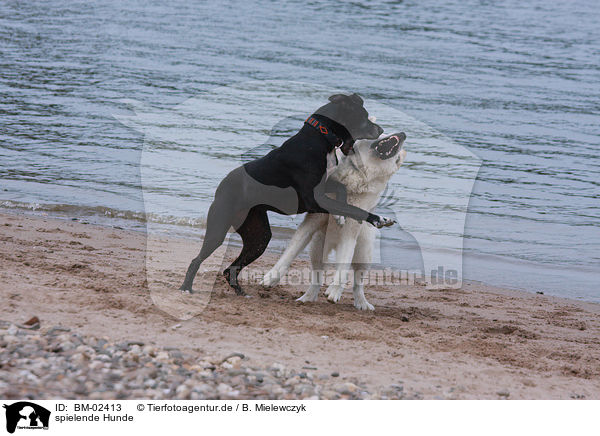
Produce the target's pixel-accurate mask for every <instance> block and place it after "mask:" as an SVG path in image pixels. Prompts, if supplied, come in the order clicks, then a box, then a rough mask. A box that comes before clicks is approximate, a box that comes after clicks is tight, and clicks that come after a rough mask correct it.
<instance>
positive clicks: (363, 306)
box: [354, 298, 375, 310]
mask: <svg viewBox="0 0 600 436" xmlns="http://www.w3.org/2000/svg"><path fill="white" fill-rule="evenodd" d="M354 307H356V308H357V309H358V310H375V306H373V305H372V304H371V303H369V302H368V301H367V299H366V298H362V299H355V300H354Z"/></svg>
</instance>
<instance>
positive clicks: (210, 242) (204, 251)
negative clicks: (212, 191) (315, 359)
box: [179, 195, 233, 293]
mask: <svg viewBox="0 0 600 436" xmlns="http://www.w3.org/2000/svg"><path fill="white" fill-rule="evenodd" d="M231 209H232V208H231V205H230V203H229V202H228V199H227V198H222V197H219V196H217V195H215V201H214V202H213V204H211V206H210V209H209V210H208V217H207V220H206V233H205V234H204V242H203V243H202V248H201V249H200V254H199V255H198V256H197V257H195V258H194V259H193V260H192V262H191V263H190V266H189V267H188V270H187V273H186V275H185V280H184V281H183V284H182V285H181V287H180V288H179V289H180V290H181V291H186V292H190V293H191V292H192V284H193V282H194V277H195V276H196V273H197V272H198V269H199V268H200V265H201V264H202V262H204V261H205V260H206V258H207V257H208V256H210V255H211V254H212V253H213V252H214V251H215V250H216V249H217V248H219V247H220V246H221V244H223V241H224V240H225V236H226V235H227V231H228V230H229V227H231V224H232V220H233V216H232V215H233V213H232V210H231Z"/></svg>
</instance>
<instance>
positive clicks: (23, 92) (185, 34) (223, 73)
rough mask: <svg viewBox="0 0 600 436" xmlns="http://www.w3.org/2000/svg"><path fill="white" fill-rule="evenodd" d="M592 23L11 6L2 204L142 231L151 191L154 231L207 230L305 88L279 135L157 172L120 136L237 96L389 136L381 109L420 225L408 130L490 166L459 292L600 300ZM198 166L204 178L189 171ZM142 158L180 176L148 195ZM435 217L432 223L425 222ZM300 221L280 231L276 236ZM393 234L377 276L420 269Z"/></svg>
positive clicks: (1, 88)
mask: <svg viewBox="0 0 600 436" xmlns="http://www.w3.org/2000/svg"><path fill="white" fill-rule="evenodd" d="M598 22H600V13H599V12H598V10H597V8H596V7H595V2H593V1H592V0H586V1H574V2H542V1H534V2H528V3H527V4H523V3H521V2H516V1H515V2H510V1H507V2H502V3H501V4H497V3H495V2H484V1H482V2H458V1H457V2H445V3H443V4H439V3H438V2H402V1H390V2H384V1H372V2H348V3H335V4H329V5H323V4H321V3H318V4H317V3H311V2H308V3H307V2H288V3H286V4H279V3H274V2H256V3H250V2H246V3H227V2H214V3H210V4H203V5H192V4H186V3H185V2H170V3H169V4H168V5H166V4H164V2H149V1H144V2H141V1H140V2H135V1H134V2H127V3H122V2H110V1H106V2H79V3H77V2H72V1H69V2H67V1H54V2H51V3H48V2H35V1H32V2H26V3H23V2H12V1H4V2H2V3H1V4H0V97H1V98H0V116H1V118H0V203H1V204H2V205H3V206H4V207H5V208H13V209H18V210H33V209H35V210H38V211H46V212H50V213H53V214H63V215H71V216H72V215H77V216H82V215H85V216H89V217H93V216H101V217H103V219H110V218H111V217H115V218H113V219H117V220H119V222H121V221H124V222H127V221H129V222H131V223H132V226H134V227H135V226H139V225H140V222H141V221H143V220H144V214H143V211H144V203H143V196H142V189H141V187H142V185H144V186H145V188H146V194H148V193H150V194H151V195H153V197H152V198H153V199H154V200H155V201H154V203H153V204H154V205H155V206H156V207H155V208H153V209H152V210H150V211H149V212H151V213H152V214H151V216H150V217H149V218H150V220H151V221H153V222H158V223H161V225H162V224H164V225H166V226H169V225H170V226H172V228H173V229H175V230H176V229H188V230H189V229H190V228H189V226H201V225H202V222H203V216H204V214H205V212H206V205H207V204H208V202H209V201H210V198H211V196H212V194H213V192H214V188H215V186H216V182H217V181H218V179H219V178H220V177H222V175H223V174H225V173H226V171H227V170H228V169H230V168H233V167H234V166H236V165H238V164H239V163H240V159H241V158H240V156H241V155H242V154H243V153H244V152H247V151H248V149H250V148H252V147H253V146H254V145H258V144H262V143H263V142H264V141H265V140H268V138H269V134H270V133H272V132H270V130H271V128H272V127H273V126H274V125H275V124H276V123H277V122H278V121H282V120H284V121H283V124H282V125H280V128H279V130H277V129H276V132H275V134H276V136H275V138H271V139H272V140H273V142H276V140H277V139H281V140H283V138H284V137H285V135H286V134H288V133H290V132H291V131H293V126H294V123H293V120H294V119H301V117H302V116H306V115H308V113H309V112H310V111H311V110H312V109H313V106H309V104H313V103H312V100H311V99H312V98H313V97H314V95H313V94H314V93H313V94H310V93H308V91H307V95H303V94H302V92H301V91H302V88H301V87H300V88H298V90H297V92H296V94H295V95H296V97H297V100H296V105H295V106H294V107H290V113H289V114H287V115H286V116H287V117H288V118H287V119H288V122H287V123H286V122H285V119H286V116H283V114H279V113H271V114H270V116H271V118H269V122H268V123H266V124H264V125H261V124H260V123H259V122H258V121H257V120H256V119H251V122H250V123H248V124H243V125H235V123H233V124H232V125H231V126H230V127H229V128H228V129H225V130H219V131H217V132H216V134H214V135H209V136H208V137H207V136H206V135H204V136H201V137H196V136H194V135H193V134H191V135H188V136H185V135H184V137H183V139H182V138H181V136H179V137H177V138H171V139H169V138H168V137H167V138H165V137H161V138H159V139H160V141H158V142H157V143H152V141H150V143H149V144H150V149H151V151H152V152H153V153H150V154H146V153H142V150H148V148H145V145H144V144H146V146H148V141H146V142H144V134H143V133H141V132H140V131H138V130H137V129H134V128H131V127H128V126H127V125H125V124H123V123H122V122H121V121H119V120H118V119H117V118H115V116H117V117H127V116H131V114H132V111H131V109H132V106H131V105H130V104H129V103H128V102H126V101H124V99H130V100H136V101H138V102H140V104H142V105H145V106H148V107H151V108H152V110H153V111H154V112H156V113H172V112H173V110H174V108H181V107H182V106H185V104H186V102H189V101H190V99H196V98H202V96H205V95H208V94H210V93H214V92H215V90H216V89H223V87H225V88H235V87H236V86H239V84H240V83H245V82H247V81H249V80H251V81H256V82H259V83H271V82H272V81H284V82H286V81H294V82H297V83H300V84H309V85H307V89H308V88H310V89H309V90H311V91H312V90H318V89H322V90H327V89H342V90H353V91H357V92H360V93H361V94H362V95H363V96H364V97H365V98H366V99H367V101H368V102H370V105H369V106H368V107H367V108H368V109H369V110H370V111H371V113H373V114H375V115H377V116H378V117H379V120H380V121H382V124H383V123H384V122H385V119H384V118H383V117H382V115H381V114H380V113H379V112H381V111H383V110H384V108H394V109H395V110H398V111H402V113H403V114H405V115H406V117H405V118H401V119H400V118H399V120H400V121H399V122H402V125H401V126H399V128H398V129H396V130H405V131H406V133H407V134H408V136H409V139H408V140H407V143H406V148H407V149H408V151H409V157H408V159H407V162H406V166H405V167H404V168H402V169H401V170H400V172H399V174H398V176H397V177H395V178H394V180H393V183H392V186H391V188H392V192H393V193H394V192H395V194H394V195H396V197H397V199H401V198H405V199H406V198H410V199H411V201H410V202H409V203H408V205H407V207H409V209H411V210H417V209H418V207H419V206H418V205H417V202H415V201H414V199H415V198H416V195H417V193H418V192H419V191H418V186H407V185H408V184H409V183H410V180H415V179H414V178H410V177H409V176H410V175H412V174H423V172H424V171H426V168H424V167H423V165H422V164H420V162H421V163H422V160H419V159H420V157H422V156H425V155H426V154H427V147H431V143H430V142H427V141H426V140H425V137H426V135H424V134H423V132H425V131H426V130H425V129H424V128H423V129H421V130H419V129H420V128H419V127H418V126H420V125H421V124H419V123H423V124H424V125H426V126H428V127H429V128H431V131H436V132H441V133H442V134H444V135H445V136H446V137H447V138H450V139H451V140H452V141H453V143H455V144H457V145H459V146H460V147H461V148H466V149H468V150H469V151H470V152H472V153H473V154H474V155H476V156H478V157H479V158H480V159H481V160H482V165H481V168H480V169H479V172H478V176H477V180H476V181H475V185H474V192H473V196H472V197H471V199H470V202H469V208H468V211H469V214H468V217H467V225H466V234H467V235H466V239H465V250H466V255H465V260H464V275H465V277H466V278H469V279H474V280H481V281H484V282H488V283H492V284H497V285H503V286H510V287H515V288H523V289H528V290H531V291H536V290H543V291H544V292H546V293H550V294H556V295H562V296H568V297H571V298H584V299H587V300H593V301H600V291H599V290H598V285H597V283H598V278H599V274H598V271H599V270H600V269H599V268H598V267H599V266H600V265H599V264H600V254H599V252H600V251H599V249H600V232H599V231H598V223H599V217H600V206H599V201H598V196H599V194H600V192H599V189H598V185H599V181H600V177H599V175H600V158H599V157H598V143H599V139H598V138H599V136H598V134H599V131H598V130H599V129H598V120H599V118H598V115H599V114H600V30H599V27H598V25H597V23H598ZM315 92H317V91H315ZM323 92H324V91H323ZM317 93H318V92H317ZM309 94H310V95H309ZM251 97H252V99H254V100H255V101H260V104H258V103H255V104H254V105H253V104H252V103H251V101H253V100H252V99H250V98H248V99H247V101H248V102H247V103H245V105H244V106H242V107H243V110H244V112H245V113H246V115H248V116H250V117H251V118H252V116H253V114H259V113H260V114H267V113H269V112H268V109H269V107H278V104H280V103H281V102H280V101H278V100H277V98H276V97H273V94H272V93H271V92H267V93H262V94H261V92H260V88H257V89H256V90H255V91H254V93H253V94H252V95H251ZM375 103H376V104H375ZM206 107H207V106H206V105H204V106H203V109H205V108H206ZM208 107H210V106H208ZM372 108H377V109H378V110H379V112H377V111H376V110H375V109H372ZM215 109H216V106H215ZM221 115H222V114H221ZM215 116H216V117H218V116H219V114H218V110H216V113H215ZM225 118H226V117H225ZM290 120H291V121H290ZM388 121H389V120H388ZM160 123H162V121H161V120H156V123H155V124H160ZM178 126H179V127H181V124H179V125H178ZM386 127H391V128H394V127H395V126H394V125H389V126H386ZM411 129H412V131H411ZM177 131H178V132H179V133H180V132H181V129H179V128H178V129H177ZM427 131H429V130H427ZM180 134H181V133H180ZM167 136H168V135H167ZM209 140H210V141H209ZM411 141H412V143H411ZM232 144H233V145H232ZM411 147H412V148H411ZM192 155H194V156H196V158H197V159H198V162H205V163H206V162H210V165H205V166H203V167H200V168H194V167H193V166H192V165H191V164H190V162H192V160H190V159H189V157H190V156H192ZM151 157H154V158H156V159H157V162H158V163H160V162H161V160H160V158H161V157H168V158H169V159H171V160H172V161H176V160H177V159H180V164H181V167H180V169H182V170H181V171H163V172H162V173H160V177H159V175H158V172H154V173H152V174H154V175H153V176H152V177H153V178H152V179H151V181H152V182H156V183H155V184H153V183H149V184H148V183H143V181H144V180H143V174H144V172H143V171H142V170H143V168H144V167H145V168H148V166H147V165H146V166H143V167H142V169H140V163H141V162H144V158H146V159H148V158H151ZM411 158H412V159H413V160H412V161H411ZM146 162H150V167H151V166H152V161H146ZM438 168H441V166H438ZM419 172H420V173H419ZM159 182H160V183H159ZM190 184H192V185H193V187H194V189H189V186H190ZM406 195H408V196H409V197H406ZM411 205H412V206H411ZM428 206H431V205H428ZM427 210H429V211H430V213H431V214H433V215H429V216H427V218H429V219H430V220H431V221H434V218H435V213H436V212H435V208H434V209H433V212H432V209H431V207H429V209H427ZM407 213H408V212H407ZM299 221H300V218H298V217H296V218H294V217H289V218H287V217H278V218H276V219H274V220H273V222H274V223H275V224H276V225H277V226H279V227H288V228H293V227H294V226H295V225H297V223H298V222H299ZM175 230H174V231H175ZM386 232H388V230H386ZM385 236H386V237H385V239H384V240H383V241H382V244H383V248H382V251H383V252H385V253H388V255H386V256H383V258H384V260H386V259H390V260H389V261H388V263H393V264H394V265H398V266H402V267H405V268H409V269H410V268H419V267H420V266H421V259H420V257H419V256H418V253H416V250H415V249H414V248H415V244H414V240H413V239H412V238H411V236H410V234H408V233H403V232H401V231H400V230H399V229H394V230H389V233H386V234H385ZM389 253H393V254H392V255H390V254H389Z"/></svg>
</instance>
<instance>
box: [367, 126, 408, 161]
mask: <svg viewBox="0 0 600 436" xmlns="http://www.w3.org/2000/svg"><path fill="white" fill-rule="evenodd" d="M405 139H406V134H405V133H404V132H400V133H394V134H393V135H390V136H386V137H385V138H381V139H379V140H377V141H375V142H373V143H372V144H371V149H372V150H375V152H376V153H377V154H378V155H379V158H380V159H382V160H385V159H389V158H391V157H394V156H396V154H397V153H398V150H400V148H402V144H403V143H404V140H405Z"/></svg>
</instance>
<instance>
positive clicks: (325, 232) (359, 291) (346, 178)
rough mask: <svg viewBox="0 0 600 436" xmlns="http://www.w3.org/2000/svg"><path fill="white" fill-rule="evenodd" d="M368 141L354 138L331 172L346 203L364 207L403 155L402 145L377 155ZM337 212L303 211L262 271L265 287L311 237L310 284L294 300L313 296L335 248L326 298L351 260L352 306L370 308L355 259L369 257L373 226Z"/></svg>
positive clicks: (335, 293) (336, 293)
mask: <svg viewBox="0 0 600 436" xmlns="http://www.w3.org/2000/svg"><path fill="white" fill-rule="evenodd" d="M385 136H386V135H382V136H381V137H385ZM372 143H373V140H360V141H356V143H355V145H354V152H355V153H354V154H352V155H350V156H348V157H346V158H345V159H344V160H343V161H342V162H341V163H340V165H339V167H338V168H337V170H336V171H335V172H334V173H333V174H332V176H331V177H333V179H335V180H338V181H339V182H341V183H343V184H344V185H345V186H346V190H347V193H348V203H349V204H352V205H354V206H358V207H360V208H362V209H364V210H372V209H373V208H374V207H375V206H376V205H377V202H378V201H379V199H380V197H381V194H382V192H383V190H384V189H385V187H386V185H387V183H388V181H389V179H390V177H391V176H392V175H393V174H394V173H395V172H396V171H397V170H398V168H400V165H402V162H403V161H404V158H405V156H406V151H405V150H404V149H401V150H400V151H398V153H397V154H396V156H394V157H393V158H390V159H386V160H382V159H380V158H379V157H378V155H377V154H376V153H375V152H374V151H373V150H371V147H370V146H371V144H372ZM341 218H342V219H340V217H333V216H330V215H327V214H307V215H306V217H305V218H304V221H303V222H302V223H301V224H300V226H299V227H298V230H296V233H295V234H294V236H293V237H292V240H291V241H290V243H289V245H288V247H287V248H286V250H285V252H284V253H283V255H282V256H281V258H280V259H279V261H278V262H277V263H276V264H275V266H274V267H273V268H272V269H271V270H270V271H269V272H268V273H267V274H265V276H264V278H263V282H262V284H263V286H266V287H271V286H274V285H276V284H277V283H279V280H280V278H281V277H283V276H284V275H285V273H286V272H287V270H288V268H289V266H290V264H291V263H292V261H293V260H294V259H295V258H296V256H297V255H298V254H299V253H300V252H301V251H302V250H303V249H304V247H306V245H307V244H308V243H309V242H310V241H311V239H312V244H311V247H310V259H311V264H312V271H311V285H310V287H309V289H308V291H306V293H305V294H304V295H302V297H300V298H298V301H302V302H308V301H316V300H317V298H318V294H319V290H320V289H321V285H322V284H323V279H324V277H323V273H322V272H323V267H324V265H323V256H328V255H329V253H330V252H331V251H333V250H335V251H336V264H337V269H336V272H335V275H334V279H333V283H332V284H331V285H329V287H328V288H327V291H326V295H327V297H328V299H329V300H330V301H332V302H337V301H339V299H340V298H341V296H342V292H343V290H344V284H345V282H346V280H344V279H345V278H346V277H349V274H350V272H351V271H350V270H349V269H348V265H350V264H351V265H352V272H353V274H354V287H353V293H354V306H355V307H356V308H357V309H360V310H374V307H373V305H372V304H370V303H369V302H368V301H367V299H366V298H365V294H364V286H363V280H362V278H363V274H364V270H362V269H361V266H360V265H361V264H368V263H370V262H371V258H372V253H373V241H374V238H375V228H374V227H373V226H371V225H369V224H368V223H364V222H363V223H362V224H360V223H358V222H357V221H355V220H353V219H348V220H343V217H341ZM336 220H337V222H336Z"/></svg>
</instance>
